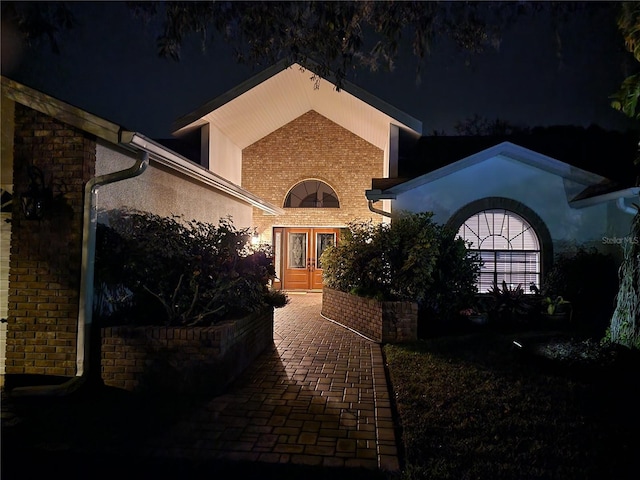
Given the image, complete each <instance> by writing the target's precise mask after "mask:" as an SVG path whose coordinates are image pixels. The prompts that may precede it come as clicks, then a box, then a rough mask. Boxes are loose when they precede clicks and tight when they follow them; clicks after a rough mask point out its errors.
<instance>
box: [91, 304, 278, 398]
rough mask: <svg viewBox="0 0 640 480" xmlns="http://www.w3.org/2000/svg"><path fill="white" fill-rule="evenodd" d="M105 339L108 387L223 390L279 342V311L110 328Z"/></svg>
mask: <svg viewBox="0 0 640 480" xmlns="http://www.w3.org/2000/svg"><path fill="white" fill-rule="evenodd" d="M101 337H102V340H101V341H102V346H101V371H102V379H103V381H104V383H105V384H106V385H109V386H113V387H117V388H122V389H125V390H129V391H145V390H157V389H169V390H172V391H180V392H181V393H186V392H194V391H200V392H202V391H206V392H212V393H221V391H222V390H223V389H224V387H226V386H227V385H228V384H229V383H231V382H232V381H233V380H234V379H235V378H237V376H238V375H239V374H240V373H241V372H242V371H243V370H244V369H245V368H246V367H247V366H248V365H249V364H250V363H251V362H252V361H253V360H255V358H256V357H257V356H258V355H259V354H260V353H262V352H263V351H264V350H265V349H266V348H267V347H269V345H273V309H270V310H268V311H267V312H263V313H261V314H256V315H251V316H248V317H246V318H243V319H239V320H235V321H230V322H225V323H223V324H220V325H215V326H212V327H189V328H182V327H154V326H148V327H127V326H121V327H109V328H103V329H102V331H101Z"/></svg>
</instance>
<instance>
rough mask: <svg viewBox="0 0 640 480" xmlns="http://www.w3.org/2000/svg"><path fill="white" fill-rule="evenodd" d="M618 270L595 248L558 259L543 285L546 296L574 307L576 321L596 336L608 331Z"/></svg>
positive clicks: (616, 289)
mask: <svg viewBox="0 0 640 480" xmlns="http://www.w3.org/2000/svg"><path fill="white" fill-rule="evenodd" d="M617 272H618V266H617V264H616V261H615V260H614V258H613V256H611V255H606V254H603V253H601V252H598V251H597V250H596V249H595V248H594V249H590V250H587V249H585V248H582V247H581V248H578V250H577V251H575V252H567V253H562V254H559V255H556V257H555V259H554V264H553V267H552V268H551V269H550V270H549V272H548V273H547V274H546V275H545V277H544V279H543V282H542V294H543V296H545V297H547V296H548V297H551V298H554V297H555V296H557V295H560V296H562V297H563V298H564V300H568V301H570V302H571V303H572V306H573V320H574V321H576V322H579V323H580V324H581V326H582V327H584V328H589V329H594V330H595V331H596V332H598V331H600V330H604V329H606V326H607V325H608V324H609V321H610V320H611V316H612V315H613V310H614V307H615V297H616V294H617V292H618V273H617Z"/></svg>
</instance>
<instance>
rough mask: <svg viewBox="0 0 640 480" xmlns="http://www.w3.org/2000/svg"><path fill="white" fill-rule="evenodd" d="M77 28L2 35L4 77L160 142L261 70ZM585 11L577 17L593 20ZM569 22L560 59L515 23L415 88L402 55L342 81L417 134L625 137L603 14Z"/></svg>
mask: <svg viewBox="0 0 640 480" xmlns="http://www.w3.org/2000/svg"><path fill="white" fill-rule="evenodd" d="M73 8H74V10H75V11H76V14H77V18H78V20H79V21H80V22H81V24H80V26H79V27H77V28H76V29H74V30H72V31H71V32H68V33H65V34H64V35H63V36H62V38H61V43H60V44H61V50H62V52H61V53H60V54H59V55H55V54H53V53H51V52H50V49H49V48H48V46H46V45H43V46H40V47H39V48H31V49H28V48H22V49H20V48H16V47H15V44H14V43H12V42H10V41H9V40H10V37H9V36H8V35H9V34H10V29H9V28H7V26H6V25H3V28H2V74H3V75H5V76H7V77H9V78H12V79H14V80H16V81H19V82H21V83H24V84H26V85H28V86H30V87H33V88H35V89H37V90H41V91H43V92H44V93H47V94H49V95H52V96H54V97H56V98H59V99H61V100H63V101H66V102H68V103H71V104H73V105H75V106H78V107H80V108H82V109H84V110H87V111H89V112H91V113H94V114H96V115H98V116H101V117H103V118H105V119H107V120H110V121H113V122H115V123H118V124H121V125H123V126H125V127H126V128H129V129H132V130H136V131H139V132H141V133H143V134H145V135H147V136H150V137H154V138H165V137H168V136H170V126H171V124H172V122H173V121H174V120H175V119H176V118H178V117H180V116H182V115H184V114H186V113H189V112H191V111H192V110H195V109H196V108H198V107H199V106H201V105H202V104H204V103H206V102H207V101H209V100H211V99H213V98H215V97H217V96H218V95H220V94H222V93H224V92H226V91H227V90H229V89H231V88H233V87H234V86H236V85H237V84H239V83H241V82H242V81H244V80H246V79H247V78H249V77H250V76H251V75H253V74H254V73H257V72H258V71H259V70H260V69H252V68H251V67H249V66H247V65H238V64H236V63H234V61H233V59H232V58H231V54H230V50H229V49H228V48H227V47H226V46H225V45H224V44H221V43H218V44H217V45H213V46H211V45H209V46H208V49H207V51H206V52H205V53H203V52H202V51H201V50H200V44H199V42H198V41H197V40H195V39H194V40H193V41H191V42H189V44H188V45H187V46H186V47H185V48H183V52H182V60H181V61H180V62H175V61H172V60H167V59H161V58H159V57H158V56H157V54H156V45H155V39H156V36H157V34H158V33H159V26H158V24H149V25H145V24H143V22H142V21H141V20H139V19H134V18H133V17H132V15H131V14H130V12H129V11H128V9H127V8H126V6H125V5H124V3H122V2H104V3H102V2H77V3H74V4H73ZM591 9H592V7H587V10H591ZM607 10H608V11H604V10H601V9H598V12H597V15H590V13H594V12H595V11H596V8H595V7H593V11H591V12H590V11H586V12H583V13H581V14H575V15H573V16H572V17H571V19H570V20H569V21H568V23H566V24H564V25H563V27H562V29H561V37H560V38H561V40H562V50H561V53H560V54H559V52H558V50H557V48H556V46H555V43H554V38H555V37H554V33H553V29H552V27H551V21H550V17H548V16H546V15H541V16H539V17H536V18H534V19H528V20H526V19H522V20H519V21H517V22H516V23H514V24H513V25H512V26H510V27H509V28H508V29H507V30H506V31H505V32H504V34H503V41H502V43H501V46H500V50H499V51H497V52H496V51H488V52H486V53H484V54H481V55H472V56H470V55H469V54H464V53H460V52H457V51H456V50H455V49H454V48H452V47H451V46H450V45H448V44H446V43H442V42H440V43H438V44H436V46H435V47H434V49H433V50H432V54H431V56H430V57H429V58H428V59H427V63H426V65H425V68H424V73H423V75H422V82H421V83H420V84H416V78H415V73H414V65H415V64H414V62H415V60H414V59H413V58H412V57H411V56H410V54H409V53H408V52H402V53H401V57H400V59H399V61H398V63H397V68H396V70H395V71H393V72H392V73H386V72H379V73H376V74H369V73H361V74H359V76H358V77H357V78H352V79H351V81H352V82H354V83H356V84H357V85H359V86H360V87H362V88H364V89H366V90H368V91H369V92H370V93H372V94H374V95H376V96H378V97H380V98H381V99H383V100H385V101H386V102H388V103H390V104H392V105H394V106H395V107H397V108H399V109H400V110H402V111H404V112H406V113H408V114H410V115H412V116H414V117H416V118H417V119H419V120H421V121H422V122H423V133H424V134H430V133H431V132H433V131H434V130H437V131H444V132H445V133H449V134H452V133H454V125H455V123H456V122H457V121H462V120H464V119H466V118H469V117H472V116H474V115H476V114H477V115H481V116H483V117H486V118H489V119H495V118H500V119H501V120H506V121H508V122H510V123H512V124H515V125H520V126H529V127H534V126H549V125H579V126H585V127H586V126H589V125H592V124H596V125H599V126H601V127H603V128H606V129H617V130H627V129H629V128H634V127H636V126H637V123H634V122H631V121H630V120H628V119H627V118H626V117H624V116H623V115H622V114H621V113H619V112H616V111H615V110H613V109H612V108H611V107H610V106H609V104H610V101H609V99H608V96H609V95H610V94H611V93H613V92H614V91H616V89H617V88H618V86H619V85H620V83H621V81H622V80H623V79H624V78H625V76H627V75H629V74H631V73H634V72H633V71H632V70H630V67H631V68H633V63H631V55H630V54H628V53H626V51H625V50H624V45H623V40H622V37H621V35H620V34H619V33H618V30H617V27H616V25H615V16H614V10H613V9H607Z"/></svg>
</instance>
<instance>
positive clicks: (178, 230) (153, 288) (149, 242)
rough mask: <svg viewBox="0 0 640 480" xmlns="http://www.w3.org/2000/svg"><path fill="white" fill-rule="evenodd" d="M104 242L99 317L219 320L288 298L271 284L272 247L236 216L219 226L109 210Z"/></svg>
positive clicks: (101, 229)
mask: <svg viewBox="0 0 640 480" xmlns="http://www.w3.org/2000/svg"><path fill="white" fill-rule="evenodd" d="M106 216H107V218H108V224H109V226H106V225H103V224H99V225H98V230H97V239H96V270H95V271H96V281H95V285H96V287H95V289H96V292H97V299H96V300H97V301H96V302H95V303H96V306H97V308H96V314H97V315H98V317H99V318H101V319H102V320H103V321H109V322H111V323H113V322H118V323H123V322H124V323H136V324H160V325H211V324H213V323H215V322H216V321H219V320H221V319H224V318H230V317H233V316H241V315H246V314H247V313H250V312H254V311H257V310H259V309H261V308H263V307H265V306H267V305H271V306H274V307H279V306H283V305H284V304H286V303H287V298H286V296H285V295H284V294H283V293H281V292H273V291H271V290H270V289H269V282H270V281H271V280H272V279H273V278H274V276H275V269H274V266H273V261H272V255H271V252H270V249H269V248H268V247H266V246H260V247H252V246H251V243H250V239H251V234H252V231H250V230H249V229H237V228H235V227H234V226H233V222H232V221H231V219H230V218H224V219H220V221H219V223H218V225H212V224H209V223H204V222H198V221H183V219H182V218H181V217H179V216H172V217H161V216H158V215H154V214H151V213H147V212H139V211H134V210H113V211H110V212H107V215H106Z"/></svg>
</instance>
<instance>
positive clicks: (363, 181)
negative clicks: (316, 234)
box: [242, 110, 384, 240]
mask: <svg viewBox="0 0 640 480" xmlns="http://www.w3.org/2000/svg"><path fill="white" fill-rule="evenodd" d="M383 166H384V152H383V151H382V150H380V149H379V148H377V147H375V146H374V145H372V144H370V143H368V142H367V141H365V140H363V139H362V138H360V137H358V136H357V135H355V134H353V133H351V132H350V131H348V130H346V129H345V128H343V127H341V126H340V125H338V124H336V123H334V122H332V121H330V120H329V119H327V118H325V117H323V116H322V115H320V114H319V113H317V112H315V111H313V110H311V111H309V112H307V113H305V114H303V115H301V116H300V117H298V118H297V119H295V120H293V121H292V122H290V123H288V124H287V125H284V126H283V127H282V128H280V129H278V130H276V131H274V132H272V133H271V134H269V135H267V136H266V137H264V138H262V139H260V140H259V141H257V142H256V143H254V144H253V145H250V146H249V147H247V148H245V149H244V150H243V152H242V186H243V187H244V188H246V189H247V190H249V191H251V192H253V193H254V194H256V195H257V196H259V197H260V198H263V199H264V200H266V201H268V202H271V203H273V204H275V205H278V206H282V205H284V200H285V198H286V196H287V193H288V192H289V190H290V189H291V188H292V187H293V186H295V185H296V184H297V183H299V182H301V181H303V180H307V179H317V180H321V181H323V182H325V183H326V184H328V185H329V186H330V187H332V188H333V189H334V191H335V192H336V193H337V195H338V199H339V201H340V208H338V209H336V208H317V209H316V208H292V209H287V212H286V214H285V215H281V216H278V217H273V216H271V215H266V214H264V212H262V211H261V210H258V209H254V212H253V221H254V224H255V225H256V227H257V228H258V231H259V232H261V233H262V235H263V239H264V240H270V239H271V226H272V225H274V222H275V224H276V225H279V226H336V227H337V226H346V224H347V223H349V222H351V221H353V220H356V219H361V220H364V219H370V218H373V219H374V220H375V221H381V219H382V217H381V216H380V215H377V214H374V213H372V212H371V211H370V210H369V207H368V205H367V199H366V197H365V195H364V192H365V190H367V189H369V188H371V179H372V178H374V177H382V176H383Z"/></svg>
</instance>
